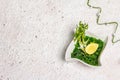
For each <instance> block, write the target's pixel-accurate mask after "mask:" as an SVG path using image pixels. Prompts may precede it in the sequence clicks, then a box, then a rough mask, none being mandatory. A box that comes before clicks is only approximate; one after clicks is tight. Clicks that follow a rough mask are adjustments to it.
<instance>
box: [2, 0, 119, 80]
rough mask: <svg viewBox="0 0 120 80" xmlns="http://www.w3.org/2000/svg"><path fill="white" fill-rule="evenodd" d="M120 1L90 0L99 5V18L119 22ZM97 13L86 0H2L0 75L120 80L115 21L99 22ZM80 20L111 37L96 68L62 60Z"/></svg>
mask: <svg viewBox="0 0 120 80" xmlns="http://www.w3.org/2000/svg"><path fill="white" fill-rule="evenodd" d="M119 3H120V1H119V0H116V1H115V0H95V1H94V0H92V1H91V4H93V5H97V6H101V7H102V8H103V12H102V13H101V15H102V16H101V20H102V21H103V22H104V21H111V20H112V21H118V22H120V15H119V14H120V10H119V9H120V5H119ZM96 12H97V10H94V9H91V8H89V7H88V6H87V5H86V0H0V80H119V79H120V42H119V43H117V44H115V45H113V44H112V43H111V41H110V39H111V33H112V31H113V28H114V27H113V26H114V25H108V26H98V25H97V24H96V23H95V20H96V16H95V14H96ZM80 20H81V21H83V22H87V23H88V24H89V30H88V31H90V32H92V33H95V34H96V35H98V36H107V35H108V36H109V42H108V44H107V47H106V49H105V50H104V52H103V54H102V56H101V62H102V66H101V67H99V68H90V67H87V66H85V65H83V64H82V63H79V62H71V63H68V62H66V61H65V59H64V55H65V50H66V48H67V46H68V44H69V43H70V42H71V40H72V38H73V36H72V35H73V29H74V28H75V27H76V24H77V23H78V22H79V21H80ZM119 32H120V29H119V30H118V31H117V34H116V35H117V36H118V37H119V34H120V33H119ZM118 37H116V39H117V38H118Z"/></svg>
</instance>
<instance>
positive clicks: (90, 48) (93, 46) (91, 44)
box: [85, 43, 98, 54]
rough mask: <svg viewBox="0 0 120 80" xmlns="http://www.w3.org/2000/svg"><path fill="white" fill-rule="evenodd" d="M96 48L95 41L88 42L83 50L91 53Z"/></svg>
mask: <svg viewBox="0 0 120 80" xmlns="http://www.w3.org/2000/svg"><path fill="white" fill-rule="evenodd" d="M97 48H98V44H97V43H90V44H89V45H88V46H87V47H86V48H85V51H86V52H87V53H88V54H93V53H94V52H96V50H97Z"/></svg>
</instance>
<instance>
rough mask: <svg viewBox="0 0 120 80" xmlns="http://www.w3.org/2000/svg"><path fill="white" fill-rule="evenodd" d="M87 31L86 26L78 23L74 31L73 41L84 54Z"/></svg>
mask: <svg viewBox="0 0 120 80" xmlns="http://www.w3.org/2000/svg"><path fill="white" fill-rule="evenodd" d="M87 29H88V24H86V23H82V22H81V21H80V22H79V25H77V28H76V31H75V33H74V41H75V42H79V45H80V49H81V50H82V51H83V52H85V47H86V46H87V42H88V41H87V40H85V31H86V30H87Z"/></svg>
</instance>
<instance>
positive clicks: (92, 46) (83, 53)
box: [71, 21, 105, 66]
mask: <svg viewBox="0 0 120 80" xmlns="http://www.w3.org/2000/svg"><path fill="white" fill-rule="evenodd" d="M87 29H88V24H86V23H82V22H81V21H80V22H79V25H77V28H76V31H75V33H74V42H75V48H74V50H73V52H72V53H71V58H76V59H79V60H82V61H83V62H85V63H87V64H89V65H93V66H100V63H99V56H100V54H101V52H102V50H103V47H104V44H105V43H104V42H103V41H102V40H101V39H97V38H95V37H91V36H87V35H86V34H85V31H86V30H87Z"/></svg>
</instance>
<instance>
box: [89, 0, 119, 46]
mask: <svg viewBox="0 0 120 80" xmlns="http://www.w3.org/2000/svg"><path fill="white" fill-rule="evenodd" d="M87 6H89V7H90V8H93V9H97V10H98V12H97V13H96V17H97V18H96V23H97V24H98V25H111V24H113V25H115V30H114V32H113V33H112V43H113V44H114V43H117V42H119V41H120V39H118V40H115V33H116V32H117V29H118V22H114V21H113V22H103V23H102V22H100V14H101V12H102V8H101V7H96V6H92V5H91V4H90V0H87Z"/></svg>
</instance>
